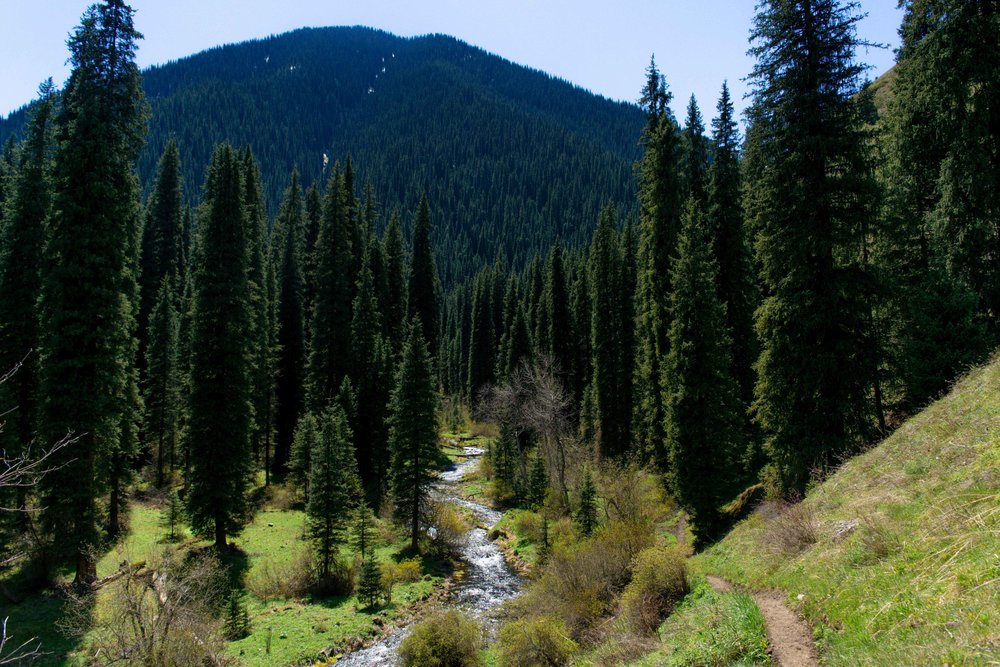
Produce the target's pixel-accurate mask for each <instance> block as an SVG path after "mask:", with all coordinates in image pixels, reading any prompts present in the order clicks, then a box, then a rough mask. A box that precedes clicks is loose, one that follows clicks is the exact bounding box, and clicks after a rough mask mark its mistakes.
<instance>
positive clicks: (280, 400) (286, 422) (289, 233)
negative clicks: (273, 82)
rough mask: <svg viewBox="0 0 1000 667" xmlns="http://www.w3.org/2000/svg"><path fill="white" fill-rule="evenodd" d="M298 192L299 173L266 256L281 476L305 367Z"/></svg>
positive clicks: (298, 408) (276, 463)
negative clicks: (271, 281)
mask: <svg viewBox="0 0 1000 667" xmlns="http://www.w3.org/2000/svg"><path fill="white" fill-rule="evenodd" d="M302 225H303V215H302V190H301V188H300V187H299V180H298V173H297V172H292V176H291V182H290V183H289V186H288V188H287V189H286V190H285V197H284V199H283V201H282V203H281V209H280V210H279V211H278V218H277V220H276V221H275V225H274V232H273V234H272V242H271V255H272V262H273V263H274V266H275V283H276V288H275V289H276V293H275V300H276V303H275V305H274V310H275V315H274V317H275V319H276V324H275V336H276V340H275V342H276V344H277V352H276V377H275V380H274V382H275V403H276V405H275V442H274V464H273V467H274V469H275V470H276V471H277V470H282V469H283V468H284V466H285V465H286V463H287V461H288V456H289V454H290V452H291V447H292V437H293V434H294V432H295V425H296V424H297V423H298V420H299V416H300V415H301V414H302V411H303V403H304V393H305V392H304V391H303V383H304V382H305V364H306V333H305V320H304V317H305V312H304V311H305V306H304V302H303V300H304V293H305V286H304V285H303V276H302V252H301V245H302Z"/></svg>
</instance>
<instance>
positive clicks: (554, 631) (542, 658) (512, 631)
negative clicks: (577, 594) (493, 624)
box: [497, 616, 580, 667]
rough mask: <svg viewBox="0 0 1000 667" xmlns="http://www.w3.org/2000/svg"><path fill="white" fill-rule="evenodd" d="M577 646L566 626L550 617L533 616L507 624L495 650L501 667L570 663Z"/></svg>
mask: <svg viewBox="0 0 1000 667" xmlns="http://www.w3.org/2000/svg"><path fill="white" fill-rule="evenodd" d="M579 648H580V647H579V646H578V645H577V643H576V642H575V641H573V640H572V639H571V638H570V636H569V628H568V627H567V626H566V623H565V622H564V621H562V620H560V619H558V618H555V617H552V616H533V617H528V618H523V619H520V620H517V621H513V622H511V623H507V624H506V625H504V626H503V629H502V630H500V637H499V640H498V645H497V650H498V651H499V654H500V658H501V664H504V665H551V666H552V667H558V666H559V665H566V664H568V663H569V661H570V658H572V657H573V654H574V653H576V652H577V651H578V650H579Z"/></svg>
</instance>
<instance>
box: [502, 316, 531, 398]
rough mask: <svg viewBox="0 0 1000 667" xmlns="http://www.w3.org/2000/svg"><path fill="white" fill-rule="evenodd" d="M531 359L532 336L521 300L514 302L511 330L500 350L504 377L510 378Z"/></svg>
mask: <svg viewBox="0 0 1000 667" xmlns="http://www.w3.org/2000/svg"><path fill="white" fill-rule="evenodd" d="M530 360H531V336H530V334H529V333H528V322H527V317H525V315H524V307H523V306H521V304H520V303H519V302H515V304H514V314H513V316H512V319H511V322H510V326H509V331H508V332H507V335H506V336H505V338H504V341H503V347H502V348H501V350H500V360H499V361H500V364H501V366H502V369H503V377H504V378H506V379H510V377H511V375H513V374H514V371H515V370H517V367H518V366H520V365H522V364H524V363H526V362H529V361H530Z"/></svg>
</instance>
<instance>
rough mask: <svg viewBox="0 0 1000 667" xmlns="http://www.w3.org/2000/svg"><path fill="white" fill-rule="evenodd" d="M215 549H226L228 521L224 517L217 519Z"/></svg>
mask: <svg viewBox="0 0 1000 667" xmlns="http://www.w3.org/2000/svg"><path fill="white" fill-rule="evenodd" d="M215 548H216V549H220V550H221V549H225V548H226V520H225V519H223V518H222V517H218V516H217V517H215Z"/></svg>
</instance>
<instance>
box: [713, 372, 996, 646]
mask: <svg viewBox="0 0 1000 667" xmlns="http://www.w3.org/2000/svg"><path fill="white" fill-rule="evenodd" d="M693 562H694V564H695V567H696V568H697V569H699V570H701V571H703V572H707V573H712V574H717V575H721V576H723V577H725V578H726V579H728V580H730V581H732V582H734V583H736V584H740V585H744V586H748V587H750V588H753V589H764V588H777V589H779V590H780V591H782V592H784V593H785V594H787V596H788V599H789V603H790V604H791V605H792V606H793V607H798V608H799V609H800V611H801V612H802V613H803V614H804V615H805V617H806V618H807V620H808V621H809V622H810V623H811V624H812V626H813V632H814V635H815V636H816V639H817V644H818V648H819V652H820V657H821V660H822V662H823V664H828V665H876V664H878V665H917V664H996V662H995V661H997V660H1000V357H995V358H994V360H993V361H992V362H991V363H990V364H988V365H986V366H984V367H982V368H979V369H977V370H974V371H973V372H971V373H970V374H969V375H968V376H967V377H966V378H965V379H963V380H961V381H960V382H959V383H958V384H957V385H956V386H955V388H954V390H953V391H952V392H951V393H950V394H949V395H948V396H946V397H944V398H942V399H941V400H939V401H937V402H936V403H934V404H933V405H931V406H929V407H928V408H927V409H926V410H924V411H923V412H922V413H920V414H919V415H917V416H916V417H914V418H913V419H911V420H910V421H908V422H907V423H906V424H904V425H903V426H902V427H901V428H900V429H899V430H898V431H896V433H894V434H893V435H892V436H891V437H890V438H888V439H887V440H886V441H885V442H884V443H883V444H881V445H880V446H878V447H876V448H874V449H872V450H871V451H869V452H867V453H865V454H862V455H860V456H858V457H856V458H854V459H852V460H850V461H848V462H847V463H846V464H845V465H844V466H843V467H842V468H840V469H839V470H838V471H837V472H836V473H835V474H834V475H832V476H831V477H830V478H829V479H827V480H826V481H825V482H823V483H822V484H820V485H818V486H817V487H816V488H815V489H813V490H812V491H811V492H810V493H809V494H808V495H807V497H806V499H805V500H804V501H803V502H802V503H800V504H798V505H794V506H792V507H791V508H782V507H777V506H766V505H765V506H763V507H762V508H760V510H759V511H758V512H757V513H756V514H754V515H753V516H752V517H750V518H749V519H748V520H746V521H745V522H743V523H742V524H741V525H739V526H737V527H736V528H735V529H734V530H733V531H732V532H731V533H730V534H729V535H728V536H727V537H726V538H725V539H724V540H722V541H721V542H719V543H718V544H716V545H715V546H714V547H712V548H711V549H709V550H708V551H706V552H705V553H703V554H701V555H699V556H696V557H695V558H694V559H693Z"/></svg>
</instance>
